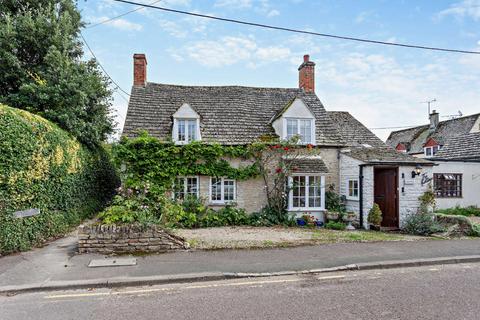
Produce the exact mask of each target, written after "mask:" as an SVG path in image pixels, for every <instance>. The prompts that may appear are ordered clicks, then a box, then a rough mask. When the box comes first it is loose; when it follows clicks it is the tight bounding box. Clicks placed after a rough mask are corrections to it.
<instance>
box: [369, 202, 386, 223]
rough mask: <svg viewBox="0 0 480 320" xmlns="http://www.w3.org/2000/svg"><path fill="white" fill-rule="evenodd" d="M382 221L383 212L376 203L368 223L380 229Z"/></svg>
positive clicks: (371, 210) (370, 212)
mask: <svg viewBox="0 0 480 320" xmlns="http://www.w3.org/2000/svg"><path fill="white" fill-rule="evenodd" d="M382 220H383V218H382V210H380V207H379V205H378V204H376V203H374V204H373V207H372V208H371V209H370V211H369V212H368V217H367V221H368V223H370V224H371V225H374V226H377V227H378V226H380V224H381V223H382Z"/></svg>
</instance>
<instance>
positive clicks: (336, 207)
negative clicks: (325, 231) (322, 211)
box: [325, 184, 346, 213]
mask: <svg viewBox="0 0 480 320" xmlns="http://www.w3.org/2000/svg"><path fill="white" fill-rule="evenodd" d="M325 207H326V209H327V210H328V211H332V212H339V213H344V212H345V210H346V209H345V201H343V199H342V197H341V196H340V195H339V194H338V193H336V192H335V186H334V185H333V184H331V185H329V186H328V190H327V191H325Z"/></svg>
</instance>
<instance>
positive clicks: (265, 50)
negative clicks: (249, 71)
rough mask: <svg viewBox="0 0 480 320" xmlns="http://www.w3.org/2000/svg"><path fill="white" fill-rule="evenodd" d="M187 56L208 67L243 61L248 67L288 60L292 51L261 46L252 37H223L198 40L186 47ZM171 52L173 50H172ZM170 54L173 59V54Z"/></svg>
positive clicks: (285, 48)
mask: <svg viewBox="0 0 480 320" xmlns="http://www.w3.org/2000/svg"><path fill="white" fill-rule="evenodd" d="M186 51H187V53H188V56H189V57H190V58H192V59H194V60H196V61H197V62H198V63H200V64H201V65H204V66H208V67H223V66H228V65H233V64H237V63H244V64H245V65H246V66H247V67H249V68H256V67H258V66H260V65H263V64H267V63H270V62H277V61H289V59H290V57H291V56H292V52H291V51H290V49H289V48H287V47H281V46H265V47H262V46H260V45H259V44H257V42H256V41H255V39H254V38H253V37H245V36H240V37H232V36H229V37H223V38H221V39H219V40H207V41H198V42H195V43H193V44H190V45H188V46H187V47H186ZM172 52H173V51H172ZM172 52H171V55H172V57H173V58H174V59H178V58H179V57H175V56H174V54H172Z"/></svg>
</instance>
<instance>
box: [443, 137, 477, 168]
mask: <svg viewBox="0 0 480 320" xmlns="http://www.w3.org/2000/svg"><path fill="white" fill-rule="evenodd" d="M434 159H439V160H442V159H444V160H469V161H480V132H476V133H469V134H466V135H463V136H458V137H454V138H451V139H449V140H448V142H447V143H446V144H445V146H444V147H443V148H442V149H441V150H440V151H438V153H437V154H436V156H435V158H434Z"/></svg>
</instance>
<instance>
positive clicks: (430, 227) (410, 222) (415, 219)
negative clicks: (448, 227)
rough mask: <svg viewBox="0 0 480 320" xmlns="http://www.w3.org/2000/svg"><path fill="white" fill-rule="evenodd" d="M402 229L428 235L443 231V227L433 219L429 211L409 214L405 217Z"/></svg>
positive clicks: (411, 232)
mask: <svg viewBox="0 0 480 320" xmlns="http://www.w3.org/2000/svg"><path fill="white" fill-rule="evenodd" d="M403 230H404V231H405V232H406V233H409V234H414V235H420V236H428V235H431V234H434V233H438V232H443V231H445V228H444V227H443V226H442V225H441V224H439V223H438V222H437V221H436V220H435V216H434V215H433V214H430V213H416V214H411V215H409V216H408V217H407V218H406V219H405V224H404V226H403Z"/></svg>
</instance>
